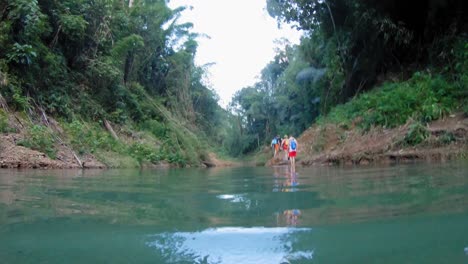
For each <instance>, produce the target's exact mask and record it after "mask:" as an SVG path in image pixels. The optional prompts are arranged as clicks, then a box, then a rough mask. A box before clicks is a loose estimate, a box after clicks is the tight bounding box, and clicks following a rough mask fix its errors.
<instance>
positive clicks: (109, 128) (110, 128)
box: [104, 119, 119, 140]
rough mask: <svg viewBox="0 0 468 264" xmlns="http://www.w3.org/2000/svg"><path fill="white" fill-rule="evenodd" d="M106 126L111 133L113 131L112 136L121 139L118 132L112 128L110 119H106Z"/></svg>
mask: <svg viewBox="0 0 468 264" xmlns="http://www.w3.org/2000/svg"><path fill="white" fill-rule="evenodd" d="M104 126H105V127H106V129H107V131H109V133H111V135H112V137H113V138H114V139H115V140H119V137H118V136H117V134H116V133H115V131H114V129H112V126H111V124H110V123H109V121H107V119H104Z"/></svg>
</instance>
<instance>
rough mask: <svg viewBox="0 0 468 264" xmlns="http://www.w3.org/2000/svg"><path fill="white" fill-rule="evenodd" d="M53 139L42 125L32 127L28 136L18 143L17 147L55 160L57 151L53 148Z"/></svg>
mask: <svg viewBox="0 0 468 264" xmlns="http://www.w3.org/2000/svg"><path fill="white" fill-rule="evenodd" d="M54 144H55V139H54V137H53V135H52V133H51V131H49V129H48V128H47V127H45V126H42V125H34V126H32V127H31V129H30V130H29V131H28V136H27V137H26V138H25V139H23V140H21V141H19V142H18V145H20V146H24V147H27V148H31V149H34V150H38V151H40V152H43V153H45V154H47V156H49V158H51V159H55V158H56V155H57V151H56V150H55V148H54Z"/></svg>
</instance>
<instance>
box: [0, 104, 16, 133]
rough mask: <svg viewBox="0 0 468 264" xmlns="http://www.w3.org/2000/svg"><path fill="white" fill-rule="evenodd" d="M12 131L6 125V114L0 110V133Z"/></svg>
mask: <svg viewBox="0 0 468 264" xmlns="http://www.w3.org/2000/svg"><path fill="white" fill-rule="evenodd" d="M13 131H14V129H12V128H11V127H10V125H9V124H8V116H7V114H6V113H5V112H4V111H3V110H1V109H0V133H9V132H13Z"/></svg>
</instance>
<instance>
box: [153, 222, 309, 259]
mask: <svg viewBox="0 0 468 264" xmlns="http://www.w3.org/2000/svg"><path fill="white" fill-rule="evenodd" d="M296 233H307V235H312V234H311V229H310V228H260V227H252V228H235V227H224V228H210V229H206V230H203V231H201V232H176V233H163V234H158V235H153V236H151V239H150V240H152V242H148V246H150V247H153V248H154V249H156V250H157V251H159V252H160V254H161V255H163V256H164V257H165V259H166V260H167V261H168V263H180V262H185V261H194V262H196V263H200V262H202V263H233V264H234V263H238V264H240V263H242V264H262V263H268V264H270V263H289V262H290V261H306V260H312V257H313V251H312V250H306V251H301V250H295V249H294V248H293V241H292V240H293V239H294V236H295V235H297V234H296Z"/></svg>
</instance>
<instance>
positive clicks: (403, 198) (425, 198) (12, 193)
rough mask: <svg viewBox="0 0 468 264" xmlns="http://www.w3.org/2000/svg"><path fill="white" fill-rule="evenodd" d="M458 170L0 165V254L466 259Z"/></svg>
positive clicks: (467, 200)
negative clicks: (60, 168)
mask: <svg viewBox="0 0 468 264" xmlns="http://www.w3.org/2000/svg"><path fill="white" fill-rule="evenodd" d="M467 171H468V164H466V163H447V164H412V165H399V166H386V167H372V166H368V167H358V168H353V167H319V168H296V171H294V170H293V171H291V170H290V168H288V167H287V166H284V167H273V168H224V169H222V168H217V169H215V170H206V169H168V170H98V171H88V170H84V171H72V170H66V171H52V170H51V171H46V170H42V171H41V170H34V171H31V170H29V171H28V170H0V262H2V263H84V262H89V263H194V262H196V263H235V264H240V263H281V262H286V263H466V261H468V226H467V223H468V173H467ZM148 234H152V235H150V236H149V235H148ZM176 260H180V262H177V261H176Z"/></svg>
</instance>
